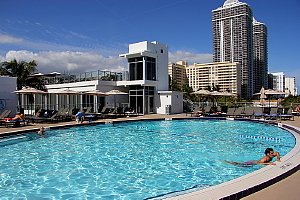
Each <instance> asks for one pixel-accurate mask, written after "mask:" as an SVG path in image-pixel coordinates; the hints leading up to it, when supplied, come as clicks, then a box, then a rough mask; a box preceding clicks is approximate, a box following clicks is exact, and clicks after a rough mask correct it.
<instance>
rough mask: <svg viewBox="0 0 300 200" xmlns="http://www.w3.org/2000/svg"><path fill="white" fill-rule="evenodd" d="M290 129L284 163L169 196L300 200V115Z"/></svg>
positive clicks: (33, 127) (0, 131)
mask: <svg viewBox="0 0 300 200" xmlns="http://www.w3.org/2000/svg"><path fill="white" fill-rule="evenodd" d="M186 117H190V116H186V114H177V115H159V114H151V115H144V116H137V117H127V118H117V119H113V120H111V119H103V120H97V121H95V122H93V123H92V124H97V123H103V122H106V123H110V121H131V120H145V119H165V118H168V119H170V118H186ZM271 123H272V122H271ZM41 126H44V127H51V128H52V129H56V128H69V127H72V126H78V124H75V122H74V121H73V122H62V123H55V124H42V123H36V124H30V125H28V126H25V127H18V128H3V127H0V137H1V136H5V135H10V134H14V135H16V134H24V133H26V132H37V131H38V129H39V127H41ZM279 126H282V127H284V128H288V129H289V131H290V132H292V133H293V134H294V135H295V137H296V146H295V148H294V149H293V150H292V151H291V152H289V153H288V154H287V155H285V156H284V157H282V159H281V160H282V162H276V163H277V165H275V166H271V165H270V166H266V167H264V168H262V169H260V170H257V171H255V172H253V173H250V174H247V175H245V176H242V177H240V178H237V179H234V180H231V181H228V182H226V183H223V184H220V185H216V186H212V187H209V188H206V189H203V190H199V191H195V192H191V193H185V194H181V195H179V196H175V197H171V198H168V199H169V200H175V199H176V200H200V199H201V200H202V199H241V198H242V199H244V200H257V199H264V200H271V199H272V200H277V199H278V200H279V199H280V200H281V199H285V200H294V199H299V196H300V190H299V189H298V187H299V185H300V172H299V171H298V170H299V168H300V165H299V164H300V117H299V116H296V117H295V120H294V121H291V120H286V121H282V123H280V124H279Z"/></svg>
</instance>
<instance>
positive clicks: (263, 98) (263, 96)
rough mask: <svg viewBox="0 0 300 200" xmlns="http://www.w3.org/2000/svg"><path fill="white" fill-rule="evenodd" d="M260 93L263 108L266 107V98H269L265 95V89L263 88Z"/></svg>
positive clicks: (260, 102)
mask: <svg viewBox="0 0 300 200" xmlns="http://www.w3.org/2000/svg"><path fill="white" fill-rule="evenodd" d="M259 93H260V101H259V104H260V105H262V106H265V105H266V98H267V96H266V95H265V88H264V87H262V88H261V90H260V92H259Z"/></svg>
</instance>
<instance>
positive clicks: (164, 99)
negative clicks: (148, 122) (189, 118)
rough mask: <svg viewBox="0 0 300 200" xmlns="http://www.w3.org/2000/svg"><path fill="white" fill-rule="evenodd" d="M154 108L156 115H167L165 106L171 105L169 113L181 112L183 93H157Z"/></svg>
mask: <svg viewBox="0 0 300 200" xmlns="http://www.w3.org/2000/svg"><path fill="white" fill-rule="evenodd" d="M155 99H156V100H155V107H156V112H157V114H167V113H166V106H167V105H171V113H170V114H175V113H182V112H183V93H182V92H176V91H159V92H158V93H157V94H156V95H155Z"/></svg>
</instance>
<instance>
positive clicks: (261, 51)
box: [253, 18, 268, 93]
mask: <svg viewBox="0 0 300 200" xmlns="http://www.w3.org/2000/svg"><path fill="white" fill-rule="evenodd" d="M253 50H254V61H253V65H254V66H253V67H254V69H253V72H254V73H253V78H254V81H253V83H254V84H253V90H254V93H258V92H259V91H260V90H261V88H262V87H264V88H268V44H267V27H266V25H265V24H264V23H261V22H258V21H256V20H255V19H254V18H253Z"/></svg>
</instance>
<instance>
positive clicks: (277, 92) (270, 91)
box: [265, 89, 290, 106]
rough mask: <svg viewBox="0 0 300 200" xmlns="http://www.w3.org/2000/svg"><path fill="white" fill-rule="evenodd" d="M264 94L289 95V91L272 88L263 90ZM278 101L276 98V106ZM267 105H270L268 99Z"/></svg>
mask: <svg viewBox="0 0 300 200" xmlns="http://www.w3.org/2000/svg"><path fill="white" fill-rule="evenodd" d="M265 94H267V95H276V96H277V95H289V94H290V93H287V92H282V91H280V90H272V89H268V90H265ZM278 104H279V102H278V100H277V106H278ZM269 105H270V101H269Z"/></svg>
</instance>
